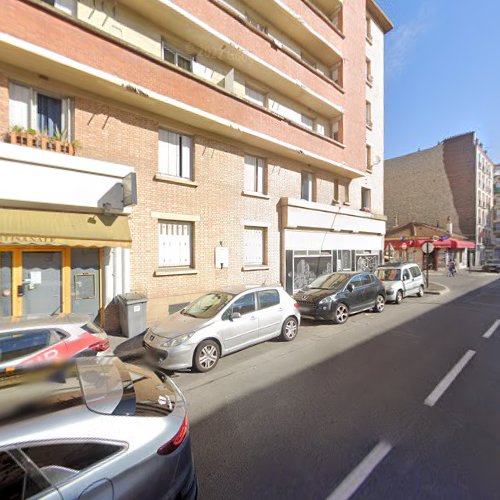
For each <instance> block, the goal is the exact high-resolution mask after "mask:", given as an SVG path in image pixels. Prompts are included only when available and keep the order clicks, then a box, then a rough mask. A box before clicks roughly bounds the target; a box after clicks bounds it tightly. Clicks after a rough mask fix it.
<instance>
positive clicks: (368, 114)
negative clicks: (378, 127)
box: [366, 101, 373, 127]
mask: <svg viewBox="0 0 500 500" xmlns="http://www.w3.org/2000/svg"><path fill="white" fill-rule="evenodd" d="M366 126H367V127H372V126H373V123H372V103H371V102H369V101H366Z"/></svg>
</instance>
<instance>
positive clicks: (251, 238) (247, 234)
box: [244, 226, 266, 266]
mask: <svg viewBox="0 0 500 500" xmlns="http://www.w3.org/2000/svg"><path fill="white" fill-rule="evenodd" d="M265 236H266V230H265V228H262V227H248V226H245V230H244V246H245V247H244V264H245V265H246V266H262V265H264V264H265V262H266V258H265Z"/></svg>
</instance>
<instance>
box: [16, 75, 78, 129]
mask: <svg viewBox="0 0 500 500" xmlns="http://www.w3.org/2000/svg"><path fill="white" fill-rule="evenodd" d="M9 125H10V126H11V127H13V126H19V127H23V128H24V129H35V130H37V131H39V132H41V133H43V134H46V135H48V136H53V135H54V134H56V133H62V134H63V135H65V136H66V138H69V137H70V99H69V98H67V97H61V96H57V95H55V94H51V93H49V92H45V91H41V90H37V89H34V88H31V87H26V86H24V85H19V84H17V83H12V82H11V83H9Z"/></svg>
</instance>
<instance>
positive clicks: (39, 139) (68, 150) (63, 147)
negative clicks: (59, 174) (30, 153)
mask: <svg viewBox="0 0 500 500" xmlns="http://www.w3.org/2000/svg"><path fill="white" fill-rule="evenodd" d="M8 136H9V138H10V142H11V144H17V145H19V146H29V147H35V148H39V149H42V150H47V151H55V152H57V153H65V154H69V155H75V154H76V151H77V150H78V149H81V147H82V146H81V144H80V142H79V141H77V140H75V141H72V142H70V141H69V140H68V133H67V130H66V129H64V130H63V131H62V132H61V131H60V130H59V128H57V127H56V130H55V132H54V134H53V135H51V136H50V135H49V133H48V131H47V130H45V131H44V132H42V133H40V132H38V131H37V130H35V129H32V128H28V129H25V128H24V127H22V126H21V125H13V126H12V127H11V128H10V130H9V134H8Z"/></svg>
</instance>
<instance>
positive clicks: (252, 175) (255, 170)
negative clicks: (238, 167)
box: [244, 155, 265, 194]
mask: <svg viewBox="0 0 500 500" xmlns="http://www.w3.org/2000/svg"><path fill="white" fill-rule="evenodd" d="M244 174H245V191H251V192H254V193H261V194H264V192H265V160H264V158H259V157H257V156H252V155H245V173H244Z"/></svg>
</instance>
